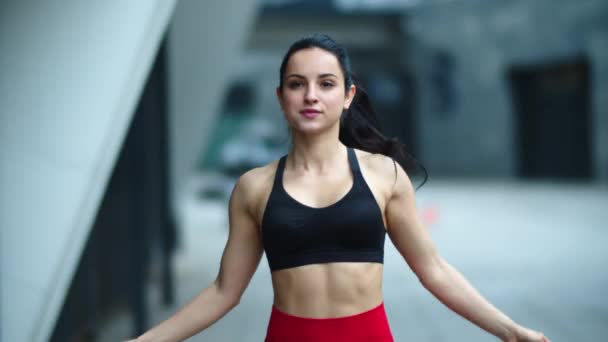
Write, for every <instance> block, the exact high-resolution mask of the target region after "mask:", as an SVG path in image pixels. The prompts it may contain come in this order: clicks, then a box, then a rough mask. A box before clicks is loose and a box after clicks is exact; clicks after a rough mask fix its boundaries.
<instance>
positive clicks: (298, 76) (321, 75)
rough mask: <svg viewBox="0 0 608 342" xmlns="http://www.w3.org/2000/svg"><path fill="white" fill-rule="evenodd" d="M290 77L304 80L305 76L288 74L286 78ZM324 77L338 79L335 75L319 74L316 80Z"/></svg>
mask: <svg viewBox="0 0 608 342" xmlns="http://www.w3.org/2000/svg"><path fill="white" fill-rule="evenodd" d="M290 77H297V78H303V79H306V77H305V76H303V75H300V74H289V75H287V77H286V78H290ZM324 77H335V78H338V76H336V75H334V74H332V73H325V74H319V76H318V78H324Z"/></svg>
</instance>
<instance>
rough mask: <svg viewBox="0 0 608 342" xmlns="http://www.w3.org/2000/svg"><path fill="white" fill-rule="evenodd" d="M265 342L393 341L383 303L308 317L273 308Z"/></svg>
mask: <svg viewBox="0 0 608 342" xmlns="http://www.w3.org/2000/svg"><path fill="white" fill-rule="evenodd" d="M265 341H266V342H278V341H281V342H284V341H289V342H312V341H315V342H325V341H328V342H329V341H332V342H342V341H345V342H346V341H349V342H356V341H377V342H392V341H394V340H393V337H392V334H391V332H390V328H389V324H388V319H387V317H386V312H385V310H384V303H381V304H380V305H378V306H377V307H375V308H373V309H371V310H368V311H364V312H362V313H358V314H355V315H351V316H345V317H331V318H308V317H299V316H294V315H290V314H287V313H285V312H282V311H280V310H279V309H277V308H276V307H274V306H273V307H272V312H271V315H270V321H269V322H268V331H267V335H266V340H265Z"/></svg>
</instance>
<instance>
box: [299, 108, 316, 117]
mask: <svg viewBox="0 0 608 342" xmlns="http://www.w3.org/2000/svg"><path fill="white" fill-rule="evenodd" d="M300 114H302V116H304V117H306V118H309V119H312V118H315V117H317V116H319V114H321V112H320V111H318V110H316V109H304V110H301V111H300Z"/></svg>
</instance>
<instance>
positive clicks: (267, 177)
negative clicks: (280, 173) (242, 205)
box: [235, 159, 279, 200]
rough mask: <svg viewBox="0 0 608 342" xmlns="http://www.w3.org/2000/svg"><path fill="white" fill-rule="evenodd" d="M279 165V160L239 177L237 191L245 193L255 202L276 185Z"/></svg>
mask: <svg viewBox="0 0 608 342" xmlns="http://www.w3.org/2000/svg"><path fill="white" fill-rule="evenodd" d="M278 163H279V160H278V159H277V160H273V161H271V162H270V163H268V164H265V165H262V166H259V167H255V168H252V169H250V170H248V171H246V172H245V173H243V174H242V175H241V176H240V177H239V179H238V181H237V183H236V185H235V189H237V188H238V190H240V191H239V192H241V193H245V194H246V195H247V197H249V198H253V199H254V200H255V199H256V198H258V197H259V196H260V195H263V194H265V193H266V192H269V191H270V190H271V188H272V184H273V183H274V175H275V173H276V169H277V165H278Z"/></svg>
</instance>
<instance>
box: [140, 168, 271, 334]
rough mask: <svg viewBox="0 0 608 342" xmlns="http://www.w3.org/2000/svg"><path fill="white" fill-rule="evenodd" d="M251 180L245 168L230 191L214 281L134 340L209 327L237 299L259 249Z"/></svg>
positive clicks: (244, 286)
mask: <svg viewBox="0 0 608 342" xmlns="http://www.w3.org/2000/svg"><path fill="white" fill-rule="evenodd" d="M254 184H255V183H253V177H252V173H251V172H248V173H246V174H244V175H243V176H241V178H240V179H239V180H238V182H237V183H236V185H235V187H234V189H233V191H232V194H231V196H230V202H229V223H230V228H229V234H228V242H227V243H226V247H225V248H224V253H223V255H222V260H221V264H220V270H219V273H218V276H217V278H216V279H215V281H214V282H213V283H212V284H211V285H210V286H209V287H207V288H206V289H204V290H203V291H202V292H201V293H200V294H199V295H198V296H197V297H195V298H194V299H193V300H192V301H191V302H190V303H188V304H187V305H185V306H184V307H182V308H181V309H180V310H179V311H178V312H177V313H176V314H174V315H173V316H171V317H170V318H169V319H167V320H166V321H164V322H162V323H160V324H159V325H157V326H156V327H154V328H152V329H151V330H149V331H147V332H146V333H144V334H143V335H141V336H140V337H138V338H137V339H136V340H135V341H137V342H140V341H141V342H148V341H150V342H161V341H162V342H165V341H167V342H169V341H171V342H173V341H183V340H185V339H187V338H188V337H191V336H193V335H195V334H196V333H198V332H200V331H202V330H204V329H205V328H207V327H209V326H210V325H211V324H213V323H214V322H216V321H217V320H219V319H220V318H221V317H222V316H224V315H225V314H226V313H228V311H230V310H231V309H232V308H234V307H235V306H236V305H237V304H238V303H239V301H240V299H241V296H242V294H243V292H244V291H245V288H246V287H247V285H248V284H249V281H250V280H251V277H252V276H253V274H254V272H255V270H256V269H257V267H258V264H259V262H260V258H261V257H262V253H263V248H262V242H261V237H260V234H259V229H258V226H257V224H256V221H255V219H254V216H253V214H252V213H253V211H252V209H251V208H252V206H251V205H250V203H251V201H252V196H253V195H252V193H254V191H252V189H251V187H252V186H253V185H254Z"/></svg>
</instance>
